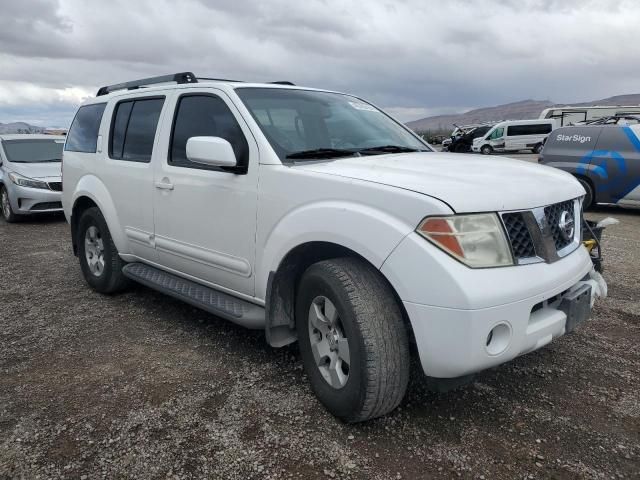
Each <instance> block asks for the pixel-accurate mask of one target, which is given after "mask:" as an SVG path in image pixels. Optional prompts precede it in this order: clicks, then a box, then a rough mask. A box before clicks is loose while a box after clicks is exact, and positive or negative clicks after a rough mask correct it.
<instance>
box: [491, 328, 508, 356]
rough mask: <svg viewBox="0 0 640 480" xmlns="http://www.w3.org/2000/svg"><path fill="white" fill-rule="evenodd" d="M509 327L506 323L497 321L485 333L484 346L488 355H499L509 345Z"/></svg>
mask: <svg viewBox="0 0 640 480" xmlns="http://www.w3.org/2000/svg"><path fill="white" fill-rule="evenodd" d="M510 340H511V327H510V326H509V324H508V323H504V322H503V323H499V324H498V325H496V326H495V327H493V328H492V329H491V331H490V332H489V335H487V343H486V348H487V352H488V353H489V355H499V354H501V353H502V352H504V351H505V350H506V349H507V347H508V346H509V341H510Z"/></svg>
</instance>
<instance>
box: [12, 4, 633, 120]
mask: <svg viewBox="0 0 640 480" xmlns="http://www.w3.org/2000/svg"><path fill="white" fill-rule="evenodd" d="M639 22H640V4H639V3H638V2H637V1H635V0H621V1H605V0H600V1H595V0H594V1H589V0H518V1H516V0H493V1H490V0H480V1H475V2H468V1H463V0H450V1H447V2H439V1H435V0H432V1H426V0H407V1H404V2H397V1H396V2H391V1H388V0H372V1H370V2H366V3H362V2H349V1H346V2H345V1H340V0H307V1H305V2H295V1H284V0H271V1H269V2H263V1H258V0H234V1H233V2H227V1H206V0H182V1H180V2H175V1H170V0H153V1H152V0H139V1H136V2H131V1H124V0H112V1H110V2H86V1H84V0H58V1H57V2H56V1H46V0H22V1H20V2H6V5H3V27H2V28H1V29H0V52H2V54H0V121H8V120H19V119H21V118H17V117H15V118H14V117H13V116H15V115H18V117H19V116H20V111H21V110H20V109H21V108H22V109H23V110H24V112H25V114H26V113H27V112H31V113H32V114H34V113H37V112H41V115H42V117H41V119H40V120H41V121H42V122H44V121H52V120H51V119H52V118H53V119H56V120H55V123H56V124H65V123H68V122H69V121H70V120H71V117H72V114H73V109H74V108H75V106H76V105H77V103H78V102H79V101H80V100H81V99H82V97H83V96H84V95H88V94H93V92H95V90H96V89H97V88H98V87H99V86H100V85H104V84H109V83H117V82H120V81H125V80H129V79H134V78H142V77H146V76H150V75H159V74H164V73H169V72H176V71H185V70H190V71H194V72H196V73H197V74H200V75H203V76H219V77H225V78H239V79H247V80H258V81H260V80H284V79H286V80H292V81H294V82H296V83H297V84H302V85H309V86H314V87H321V88H328V89H333V90H342V91H348V92H351V93H354V94H356V95H359V96H362V97H365V98H367V99H370V100H371V101H373V102H374V103H376V104H378V105H380V106H382V107H385V108H387V109H388V110H389V111H391V112H393V113H395V114H398V115H399V116H400V118H401V119H403V120H410V119H413V118H415V115H422V113H420V112H424V114H427V115H430V114H432V113H434V112H435V113H444V112H448V111H460V110H462V109H464V108H466V107H469V106H472V107H478V106H483V105H492V104H496V103H503V102H508V101H515V100H520V99H523V98H538V99H552V100H555V101H563V102H572V101H580V100H590V99H595V98H599V97H607V96H610V95H615V94H622V93H635V92H637V91H638V90H639V89H638V87H637V78H639V77H640V61H639V60H640V49H638V48H636V46H637V38H638V36H637V31H638V30H637V25H638V23H639ZM56 112H58V113H56ZM69 112H71V113H69ZM56 115H57V116H56ZM9 117H11V118H9Z"/></svg>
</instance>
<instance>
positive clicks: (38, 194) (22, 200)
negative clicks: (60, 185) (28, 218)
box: [6, 181, 62, 215]
mask: <svg viewBox="0 0 640 480" xmlns="http://www.w3.org/2000/svg"><path fill="white" fill-rule="evenodd" d="M6 187H7V193H8V194H9V202H10V203H11V209H12V210H13V212H14V213H16V214H18V215H32V214H36V213H47V212H61V211H62V192H56V191H53V190H45V189H42V188H28V187H21V186H20V185H16V184H14V183H12V182H10V181H7V182H6Z"/></svg>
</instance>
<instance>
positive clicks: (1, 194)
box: [0, 185, 18, 223]
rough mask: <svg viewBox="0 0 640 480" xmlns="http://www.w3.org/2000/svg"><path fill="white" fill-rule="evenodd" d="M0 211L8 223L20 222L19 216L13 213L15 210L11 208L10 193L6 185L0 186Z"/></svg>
mask: <svg viewBox="0 0 640 480" xmlns="http://www.w3.org/2000/svg"><path fill="white" fill-rule="evenodd" d="M0 209H1V210H2V217H3V218H4V219H5V220H6V222H7V223H13V222H15V221H17V220H18V215H16V214H15V213H13V209H12V208H11V202H10V201H9V192H8V191H7V187H5V186H4V185H2V186H0Z"/></svg>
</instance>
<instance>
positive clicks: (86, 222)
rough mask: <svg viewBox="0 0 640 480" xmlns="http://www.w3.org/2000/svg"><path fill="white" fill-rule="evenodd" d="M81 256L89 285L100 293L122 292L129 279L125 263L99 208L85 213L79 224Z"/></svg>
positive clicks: (79, 253) (79, 250) (82, 266)
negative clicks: (123, 271)
mask: <svg viewBox="0 0 640 480" xmlns="http://www.w3.org/2000/svg"><path fill="white" fill-rule="evenodd" d="M77 243H78V257H79V259H80V268H81V269H82V273H83V275H84V278H85V280H86V281H87V283H88V284H89V285H90V286H91V288H93V289H94V290H96V291H98V292H100V293H115V292H118V291H120V290H123V289H124V288H125V287H126V286H127V285H128V284H129V280H128V279H127V277H125V276H124V274H123V273H122V267H124V265H125V262H124V261H123V260H122V259H121V258H120V255H118V250H117V248H116V246H115V244H114V243H113V239H112V238H111V234H110V233H109V228H108V227H107V222H106V221H105V219H104V217H103V216H102V213H101V212H100V209H98V208H97V207H92V208H89V209H87V210H85V211H84V213H83V214H82V216H81V217H80V221H79V224H78V237H77Z"/></svg>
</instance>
